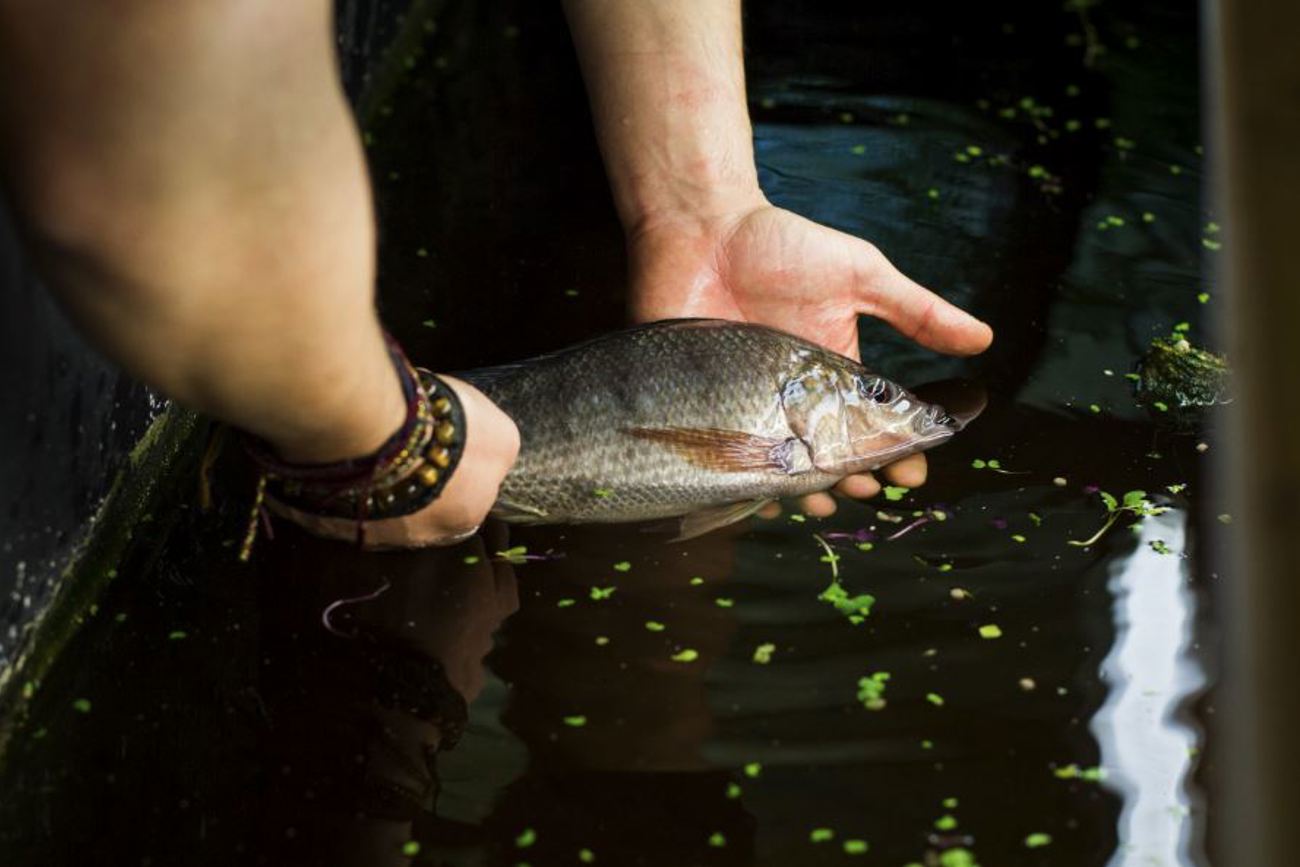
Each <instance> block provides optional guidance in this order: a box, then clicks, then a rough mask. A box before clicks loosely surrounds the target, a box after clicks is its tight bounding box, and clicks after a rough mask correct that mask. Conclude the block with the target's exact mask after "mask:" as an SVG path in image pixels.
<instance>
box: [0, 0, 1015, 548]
mask: <svg viewBox="0 0 1300 867" xmlns="http://www.w3.org/2000/svg"><path fill="white" fill-rule="evenodd" d="M565 9H566V12H567V14H568V16H569V21H570V25H571V29H572V31H573V34H574V43H575V45H576V47H577V50H578V55H579V59H580V60H581V62H582V66H583V69H584V74H585V78H586V81H587V85H588V89H589V91H590V96H591V102H592V108H593V116H594V118H595V122H596V130H597V134H598V138H599V140H600V144H601V149H602V154H603V156H604V159H605V163H606V168H607V170H608V174H609V178H610V184H611V188H612V190H613V194H614V200H615V204H616V206H617V208H618V212H619V216H620V218H621V219H622V222H623V225H624V227H625V229H626V233H627V239H628V250H629V254H630V256H629V258H630V261H631V274H630V301H631V310H632V313H633V315H634V316H635V317H636V318H638V319H647V318H660V317H677V316H700V315H712V316H722V317H725V318H732V319H746V320H749V321H752V322H758V323H764V324H768V325H772V326H775V327H777V328H782V329H785V330H788V331H793V332H795V333H796V334H799V335H801V336H804V337H807V338H810V339H812V340H814V341H817V342H820V343H823V344H825V345H827V346H829V347H831V348H833V349H837V350H839V351H841V352H845V353H847V354H856V347H857V316H858V315H859V314H867V315H872V316H878V317H880V318H882V319H884V320H886V321H888V322H890V323H891V324H892V325H894V326H895V327H896V328H898V329H899V330H900V331H901V332H903V333H904V334H906V335H908V336H910V337H913V338H914V339H916V340H918V341H919V342H921V343H922V344H924V345H927V346H931V347H933V348H935V349H937V350H940V351H945V352H959V353H970V352H978V351H980V350H981V349H983V348H984V347H985V346H986V345H987V344H988V343H989V341H990V340H991V332H990V331H989V329H988V328H987V326H985V325H983V324H982V323H979V322H978V321H977V320H975V319H973V318H971V317H969V316H966V315H965V314H963V313H961V312H960V311H958V310H956V308H953V307H951V306H950V305H947V304H946V303H945V302H943V301H941V300H939V299H938V298H937V296H934V295H932V294H930V293H929V292H927V291H926V290H924V289H921V288H920V287H918V286H916V285H915V284H914V283H912V282H911V281H910V280H908V279H907V278H905V277H903V276H902V275H901V274H899V273H898V272H897V271H896V270H895V269H894V268H893V267H892V266H891V265H889V263H888V262H887V261H886V260H885V259H884V257H883V256H881V255H880V254H879V253H878V252H877V251H876V250H875V249H874V248H873V247H871V246H870V245H869V244H867V243H866V242H864V241H861V240H859V239H856V238H851V237H849V236H847V235H843V234H840V233H838V232H835V231H833V230H831V229H828V228H826V227H823V226H819V225H817V224H815V223H812V222H809V221H807V220H805V219H803V218H801V217H799V216H797V215H795V214H792V213H789V212H787V211H783V210H780V209H777V208H774V207H772V206H770V205H769V204H768V203H767V202H766V200H765V199H764V198H763V196H762V193H761V191H760V190H759V188H758V183H757V175H756V170H755V166H754V153H753V146H752V141H751V136H752V130H751V128H750V122H749V115H748V109H747V105H746V94H745V85H744V70H743V65H742V50H741V38H740V10H739V0H656V2H654V3H646V2H644V0H568V2H566V4H565ZM50 45H59V46H60V49H61V50H60V51H57V52H54V51H50V50H49V46H50ZM335 52H336V47H335V44H334V38H333V26H332V4H331V3H330V2H328V0H302V2H295V3H256V2H245V0H236V2H230V3H215V4H214V3H209V2H204V0H139V2H133V3H127V4H105V3H102V2H98V0H67V2H65V3H60V4H48V3H47V4H40V3H31V2H28V0H0V153H2V154H3V161H2V162H0V172H2V173H3V181H4V184H5V187H6V193H7V196H8V200H9V202H10V203H11V204H12V206H13V210H14V213H15V216H16V217H17V218H18V219H19V220H20V221H21V223H22V225H23V228H24V231H25V234H26V235H27V237H28V239H29V240H30V241H31V249H32V253H33V257H34V259H35V261H36V262H37V263H38V265H39V266H40V267H41V270H42V273H43V276H44V277H45V280H46V282H47V284H48V285H50V287H51V289H53V290H54V292H55V293H56V294H57V295H58V297H59V299H60V301H61V302H62V304H63V305H64V307H65V309H67V310H68V312H69V313H70V315H71V317H72V318H73V320H74V321H75V322H76V323H77V324H78V325H79V326H80V327H81V329H82V331H83V333H85V334H86V336H87V337H88V338H89V339H90V340H92V341H93V342H94V343H95V344H96V345H97V346H98V347H99V348H100V350H101V351H102V352H104V353H105V354H106V355H107V356H108V357H110V358H111V359H113V360H114V361H115V362H117V363H118V364H119V365H121V366H122V367H123V368H124V369H126V370H127V371H128V372H130V373H131V374H133V375H134V376H136V377H137V378H139V379H140V380H142V381H144V382H146V383H148V384H150V385H152V386H153V387H155V388H156V389H158V390H159V391H161V392H163V393H165V394H167V395H169V396H170V397H172V398H174V399H175V400H177V401H179V402H181V403H183V404H186V405H188V406H191V407H194V408H196V409H199V410H201V411H204V412H206V413H208V414H210V415H212V416H214V417H216V418H218V419H222V420H224V421H227V422H229V423H230V424H232V425H234V426H236V427H239V428H242V429H244V430H246V431H249V432H252V433H254V434H257V435H258V436H260V437H262V438H263V439H265V440H267V441H269V442H270V444H271V446H272V448H274V449H275V450H276V451H278V452H279V454H280V456H281V457H283V458H285V459H287V460H290V461H297V462H312V463H316V462H328V461H334V460H341V459H345V458H350V457H357V456H359V455H363V454H366V453H368V452H371V451H373V450H374V449H375V448H377V447H378V446H379V445H380V444H381V443H382V442H384V440H385V439H386V438H387V437H388V436H389V435H390V434H391V433H392V432H393V431H394V430H395V429H396V428H397V427H398V426H399V424H400V421H401V419H402V418H403V414H404V408H403V406H402V399H401V392H400V387H399V384H398V380H397V377H396V376H395V374H394V372H393V369H392V365H391V363H390V361H389V359H388V355H387V352H386V349H385V346H384V342H383V338H382V332H381V329H380V323H379V319H378V316H377V314H376V311H375V308H374V300H373V295H374V278H375V226H374V219H373V209H372V207H371V188H370V183H369V179H368V177H367V174H366V166H365V160H364V154H363V149H362V147H361V142H360V137H359V135H358V132H357V128H356V124H355V121H354V119H353V118H352V117H351V115H350V113H349V110H348V107H347V103H346V100H345V99H344V95H343V93H342V90H341V88H340V86H339V83H338V80H337V58H336V56H335ZM467 303H469V302H468V301H467ZM457 390H458V391H459V392H460V393H461V395H462V398H463V399H464V401H465V403H466V417H467V419H468V428H469V430H470V431H471V434H470V436H469V437H468V442H467V446H466V452H465V457H464V459H463V461H462V464H461V467H460V469H459V470H458V471H457V475H458V476H459V480H457V479H453V481H452V484H451V485H449V486H448V488H447V490H446V491H445V492H444V494H443V496H442V497H441V498H440V499H439V500H438V501H436V502H435V503H433V504H432V505H431V506H429V507H427V508H425V509H424V510H422V511H420V512H417V513H415V514H413V515H410V516H407V517H405V518H400V519H393V523H392V524H391V525H388V526H383V527H378V526H377V527H375V532H373V533H370V534H368V537H369V538H371V539H372V540H383V541H384V542H385V544H398V545H409V546H419V545H425V544H436V543H440V542H448V541H452V540H455V539H457V538H461V537H462V536H463V535H464V534H465V533H466V532H469V531H472V530H473V529H474V528H475V527H476V526H477V525H478V524H479V523H480V522H481V521H482V520H483V518H484V517H485V515H486V513H487V511H488V508H489V507H490V505H491V503H492V501H493V499H494V498H495V495H496V490H497V488H498V486H499V484H500V482H501V480H502V479H503V478H504V476H505V474H506V473H507V472H508V471H509V468H510V466H511V465H512V463H513V462H514V459H515V455H516V453H517V450H518V445H519V434H518V431H517V430H516V429H515V425H514V423H513V422H512V421H511V420H510V419H509V418H508V417H507V416H506V415H505V414H504V413H502V412H501V411H500V410H499V409H498V408H497V407H496V406H495V405H494V404H492V403H491V402H490V401H488V400H487V399H486V398H485V397H483V395H481V394H479V393H477V392H476V391H474V390H473V389H472V388H471V387H470V386H468V385H464V384H461V385H459V386H457ZM884 474H885V476H886V477H887V478H888V479H890V480H891V481H893V482H895V483H897V484H903V485H907V486H909V487H912V486H915V485H916V484H919V483H920V482H921V481H923V480H924V476H925V460H924V458H921V457H919V456H918V457H915V458H909V459H907V460H905V461H900V462H899V463H898V464H896V465H894V466H892V467H890V468H888V469H886V471H885V473H884ZM878 489H879V485H878V484H877V482H876V481H875V480H874V479H872V478H870V477H869V476H865V475H864V476H858V477H854V478H851V479H846V480H845V481H844V482H842V483H841V484H840V486H839V490H840V491H841V492H842V493H845V494H848V495H849V496H858V497H862V496H871V495H873V494H875V493H876V492H877V491H878ZM804 507H805V509H806V510H807V511H808V512H809V513H810V514H815V515H820V514H827V513H829V512H830V511H832V510H833V508H834V502H833V500H832V499H831V498H830V497H829V496H828V495H825V494H822V495H814V496H813V497H811V498H810V499H808V500H807V501H806V502H805V504H804ZM297 517H298V519H299V520H302V521H303V522H304V523H308V524H310V525H311V528H312V529H314V530H316V531H317V532H321V533H324V534H326V535H342V536H346V537H347V538H352V537H353V535H354V532H353V530H352V529H351V528H348V529H346V530H344V529H342V528H340V527H338V526H334V525H331V524H329V523H328V522H321V521H309V520H308V519H306V518H305V517H304V516H297Z"/></svg>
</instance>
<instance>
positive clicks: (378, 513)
mask: <svg viewBox="0 0 1300 867" xmlns="http://www.w3.org/2000/svg"><path fill="white" fill-rule="evenodd" d="M387 340H388V352H389V355H390V357H391V358H392V360H393V366H394V368H395V369H396V370H397V374H398V378H399V379H400V380H401V383H402V394H403V396H404V397H405V399H406V418H405V420H404V421H403V423H402V426H401V427H400V428H398V429H397V432H396V433H394V434H393V435H392V436H390V437H389V438H388V439H387V440H385V441H384V444H383V445H381V446H380V447H379V448H378V449H377V450H375V451H374V452H372V453H371V454H369V455H367V456H365V457H360V458H351V459H348V460H344V461H337V462H334V463H328V464H291V463H288V462H286V461H283V460H281V459H280V458H278V457H276V455H275V454H274V452H273V451H272V449H271V448H270V446H269V444H267V443H266V442H264V441H262V440H260V439H257V438H255V437H252V436H248V435H245V437H244V448H245V451H246V452H247V453H248V455H249V456H250V457H251V458H252V460H253V463H254V464H255V465H256V466H257V468H258V471H259V478H258V483H257V494H256V496H255V498H254V500H255V501H254V503H253V508H252V511H251V514H250V517H249V525H248V530H247V532H246V533H245V536H244V542H243V545H242V546H241V547H240V552H239V558H240V559H241V560H244V561H247V560H248V558H249V556H250V554H251V552H252V547H253V542H254V541H255V539H256V536H257V527H258V523H259V518H261V517H262V509H263V505H264V503H265V501H266V499H267V498H270V499H271V500H273V501H275V502H276V503H278V504H280V505H284V506H288V507H290V508H293V509H297V510H298V511H301V512H306V513H308V514H311V515H317V516H321V517H328V518H349V519H353V520H355V521H356V522H357V543H358V544H362V543H364V541H365V522H366V521H379V520H383V519H385V518H398V517H402V516H404V515H410V514H413V513H415V512H418V511H420V510H421V509H423V508H424V507H425V506H427V505H429V504H430V503H432V502H433V501H434V500H436V499H438V497H439V496H440V495H441V494H442V492H443V490H444V489H445V488H446V486H447V482H448V480H450V479H451V476H452V473H453V472H455V470H456V467H457V465H458V464H459V463H460V459H461V456H462V455H463V454H464V451H465V432H466V431H465V427H466V425H465V411H464V408H463V407H462V406H461V403H460V399H459V398H458V397H457V396H456V392H455V391H453V390H452V389H451V387H450V386H448V385H447V383H445V382H443V381H442V380H441V379H439V378H438V377H437V376H435V375H433V374H432V373H430V372H429V371H427V370H417V369H416V368H415V367H412V366H411V363H410V362H409V361H407V359H406V356H405V355H404V354H403V353H402V350H401V348H400V347H399V346H398V345H397V343H396V341H394V340H393V339H392V338H391V337H389V338H387Z"/></svg>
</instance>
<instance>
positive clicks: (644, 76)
mask: <svg viewBox="0 0 1300 867" xmlns="http://www.w3.org/2000/svg"><path fill="white" fill-rule="evenodd" d="M564 5H565V11H566V13H567V15H568V18H569V24H570V29H571V30H572V31H573V39H574V43H575V45H576V47H577V50H578V56H579V59H580V61H581V63H582V68H583V73H584V78H585V79H586V82H587V89H588V92H589V94H590V97H591V105H592V114H593V116H594V119H595V124H596V130H597V135H598V137H599V140H600V146H601V152H602V154H603V155H604V159H605V165H606V169H607V170H608V173H609V177H610V184H611V187H612V188H613V192H614V199H615V204H616V205H617V207H618V212H619V216H620V218H621V220H622V221H623V224H624V227H625V228H626V229H627V230H628V231H629V233H635V232H636V231H638V229H639V228H640V227H642V226H644V225H646V224H652V223H654V222H655V221H657V220H659V219H674V218H676V216H677V215H680V214H683V213H690V214H694V215H699V216H701V217H705V218H707V217H711V216H721V215H725V214H728V213H732V212H734V211H736V210H739V209H740V208H743V207H747V206H752V203H753V202H754V201H756V200H758V199H761V192H760V191H759V187H758V177H757V172H756V170H755V166H754V150H753V142H752V128H751V126H750V122H749V111H748V106H747V103H746V97H745V78H744V59H743V53H742V44H741V26H740V2H739V0H655V2H646V0H565V4H564Z"/></svg>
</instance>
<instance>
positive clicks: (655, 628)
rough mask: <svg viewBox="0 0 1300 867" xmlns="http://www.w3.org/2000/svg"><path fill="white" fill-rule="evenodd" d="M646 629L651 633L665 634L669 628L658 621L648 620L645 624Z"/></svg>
mask: <svg viewBox="0 0 1300 867" xmlns="http://www.w3.org/2000/svg"><path fill="white" fill-rule="evenodd" d="M645 628H646V629H648V630H650V631H651V632H663V631H664V630H665V629H667V628H668V627H666V626H664V625H663V624H662V623H660V622H659V621H658V620H647V621H646V622H645Z"/></svg>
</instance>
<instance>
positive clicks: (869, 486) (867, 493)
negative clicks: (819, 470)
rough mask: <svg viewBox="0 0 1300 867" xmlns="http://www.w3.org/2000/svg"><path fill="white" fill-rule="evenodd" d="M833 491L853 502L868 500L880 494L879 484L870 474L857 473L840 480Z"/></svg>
mask: <svg viewBox="0 0 1300 867" xmlns="http://www.w3.org/2000/svg"><path fill="white" fill-rule="evenodd" d="M833 490H834V491H835V493H837V494H843V495H844V496H846V497H852V498H853V499H855V500H869V499H871V498H872V497H874V496H875V495H876V494H878V493H880V482H878V481H876V477H875V476H873V475H871V473H859V474H858V475H856V476H848V477H847V478H843V479H840V481H839V482H838V483H837V484H836V485H835V487H834V488H833Z"/></svg>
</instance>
